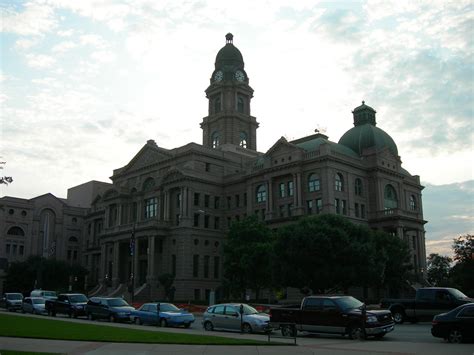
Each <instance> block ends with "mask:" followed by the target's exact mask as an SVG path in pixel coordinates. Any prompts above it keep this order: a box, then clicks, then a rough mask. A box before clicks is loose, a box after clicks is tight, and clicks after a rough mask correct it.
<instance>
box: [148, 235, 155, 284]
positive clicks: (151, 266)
mask: <svg viewBox="0 0 474 355" xmlns="http://www.w3.org/2000/svg"><path fill="white" fill-rule="evenodd" d="M155 239H156V236H149V237H148V270H147V275H146V282H147V284H148V285H150V287H154V288H156V275H155V264H156V260H155V257H156V253H155Z"/></svg>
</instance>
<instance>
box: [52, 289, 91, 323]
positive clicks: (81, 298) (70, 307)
mask: <svg viewBox="0 0 474 355" xmlns="http://www.w3.org/2000/svg"><path fill="white" fill-rule="evenodd" d="M87 301H88V299H87V297H86V296H85V295H83V294H82V293H63V294H60V295H59V296H58V299H56V300H48V299H47V300H46V302H45V308H46V312H48V315H50V316H53V317H55V316H56V314H58V313H60V314H67V315H68V316H69V317H74V318H77V317H79V316H85V315H86V312H85V305H86V304H87Z"/></svg>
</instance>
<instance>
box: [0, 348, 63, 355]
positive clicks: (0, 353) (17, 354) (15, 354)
mask: <svg viewBox="0 0 474 355" xmlns="http://www.w3.org/2000/svg"><path fill="white" fill-rule="evenodd" d="M0 355H61V353H35V352H32V351H16V350H2V349H0Z"/></svg>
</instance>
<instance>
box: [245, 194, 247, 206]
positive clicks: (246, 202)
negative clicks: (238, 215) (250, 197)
mask: <svg viewBox="0 0 474 355" xmlns="http://www.w3.org/2000/svg"><path fill="white" fill-rule="evenodd" d="M244 207H247V193H246V192H245V193H244Z"/></svg>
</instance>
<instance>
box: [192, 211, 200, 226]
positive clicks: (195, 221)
mask: <svg viewBox="0 0 474 355" xmlns="http://www.w3.org/2000/svg"><path fill="white" fill-rule="evenodd" d="M193 225H194V227H199V213H195V214H194V224H193Z"/></svg>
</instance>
